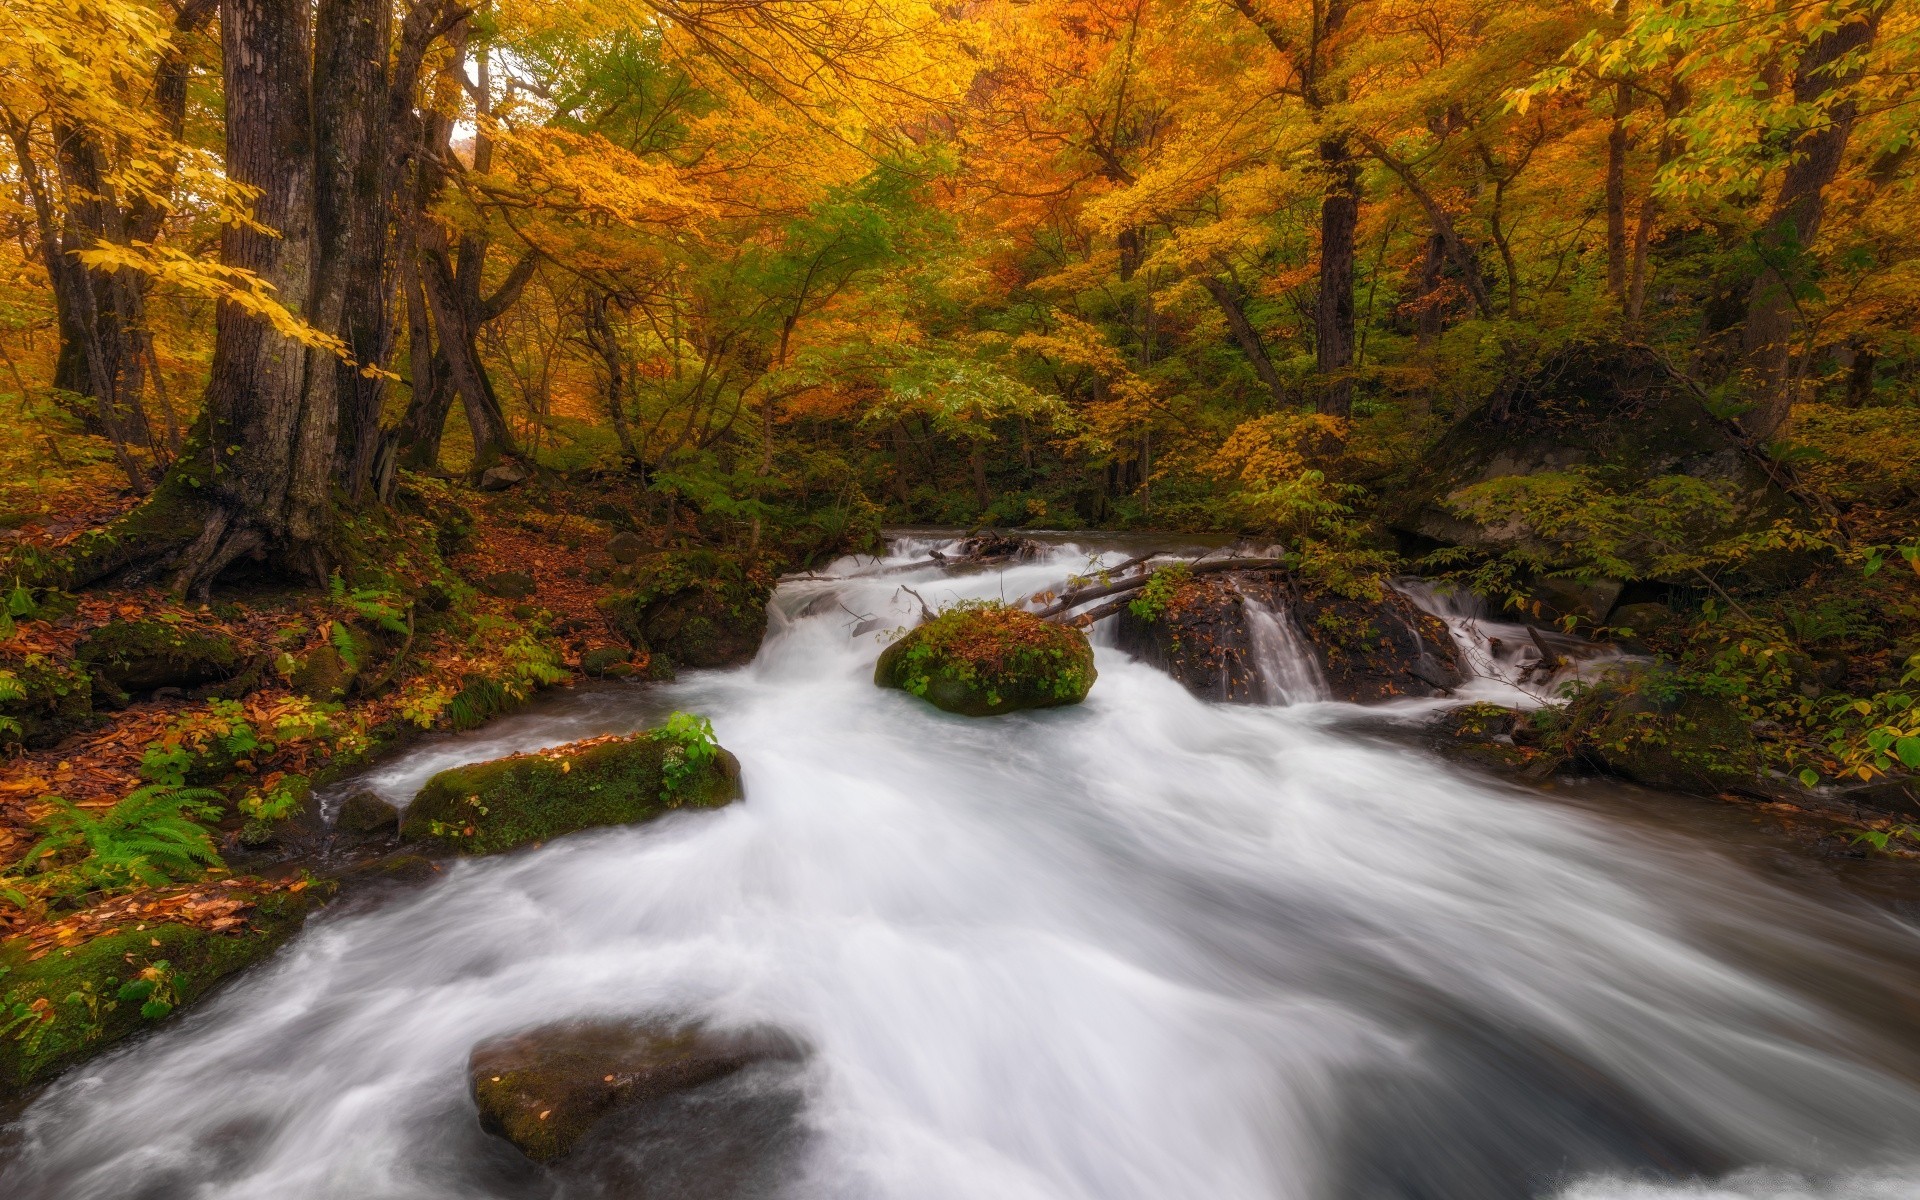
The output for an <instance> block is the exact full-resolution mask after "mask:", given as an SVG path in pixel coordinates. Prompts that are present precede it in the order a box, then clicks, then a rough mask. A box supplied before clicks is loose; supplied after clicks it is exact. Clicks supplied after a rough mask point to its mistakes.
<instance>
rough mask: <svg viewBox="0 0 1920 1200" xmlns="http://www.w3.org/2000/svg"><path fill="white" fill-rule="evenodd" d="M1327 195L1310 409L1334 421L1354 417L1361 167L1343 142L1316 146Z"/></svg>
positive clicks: (1330, 140) (1329, 141) (1322, 213)
mask: <svg viewBox="0 0 1920 1200" xmlns="http://www.w3.org/2000/svg"><path fill="white" fill-rule="evenodd" d="M1320 166H1321V169H1322V170H1323V171H1325V172H1326V175H1327V190H1326V194H1325V196H1324V197H1323V198H1322V199H1321V201H1320V290H1319V295H1318V297H1317V298H1316V300H1315V302H1314V322H1313V326H1314V366H1315V368H1316V369H1317V370H1318V371H1319V372H1320V374H1321V376H1322V377H1323V379H1322V383H1321V389H1320V393H1319V395H1318V396H1316V397H1315V399H1314V407H1315V408H1317V409H1318V410H1319V411H1320V412H1322V413H1325V414H1327V415H1328V416H1334V417H1345V416H1349V415H1351V414H1352V412H1353V380H1352V378H1351V377H1350V376H1349V375H1348V374H1347V372H1348V369H1349V368H1351V367H1352V365H1353V255H1354V228H1355V226H1357V225H1358V224H1359V220H1360V191H1359V189H1360V166H1359V164H1358V163H1356V162H1354V161H1353V156H1352V154H1351V153H1350V152H1349V150H1348V148H1347V140H1346V138H1344V137H1335V138H1328V139H1327V140H1325V141H1322V142H1321V143H1320Z"/></svg>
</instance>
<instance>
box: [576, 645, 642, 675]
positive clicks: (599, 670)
mask: <svg viewBox="0 0 1920 1200" xmlns="http://www.w3.org/2000/svg"><path fill="white" fill-rule="evenodd" d="M580 670H581V671H582V672H583V673H584V674H587V675H591V676H593V677H595V678H597V679H621V678H624V677H625V676H628V675H631V674H633V655H632V653H631V652H629V651H628V650H627V649H626V647H624V646H600V647H596V648H595V649H592V650H589V651H587V652H586V653H585V654H582V655H581V656H580Z"/></svg>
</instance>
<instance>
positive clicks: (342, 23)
mask: <svg viewBox="0 0 1920 1200" xmlns="http://www.w3.org/2000/svg"><path fill="white" fill-rule="evenodd" d="M390 12H391V5H390V4H389V3H388V0H323V3H321V5H320V8H319V12H318V20H317V21H316V23H315V27H314V64H313V69H314V78H315V80H316V81H324V86H323V87H322V86H316V87H315V88H314V149H315V155H314V172H315V185H314V199H315V206H314V239H315V249H316V251H317V254H318V259H317V265H318V275H319V278H318V279H317V280H316V284H315V290H316V300H320V301H323V302H324V303H325V304H327V305H333V304H335V303H337V304H338V306H339V312H338V316H337V319H336V320H334V321H330V322H329V324H328V328H335V327H337V328H338V329H339V330H340V333H341V337H342V340H343V341H345V342H346V344H347V352H348V354H349V355H350V356H351V361H342V360H340V359H338V358H334V359H333V360H332V361H330V362H325V363H321V362H316V363H315V364H314V369H316V370H326V371H330V372H331V373H332V375H333V380H332V386H333V389H334V391H335V393H336V394H337V396H338V398H339V400H338V403H339V409H340V438H339V445H338V448H337V451H336V455H337V461H336V463H335V471H336V474H337V478H338V480H339V482H340V484H341V490H342V491H343V493H344V494H345V495H346V496H347V497H348V498H349V499H351V500H352V501H354V502H356V503H359V502H364V501H365V500H366V499H367V498H368V496H369V493H370V492H371V491H373V490H374V488H373V484H374V478H373V473H374V463H375V459H376V458H377V457H378V455H379V452H380V447H381V443H382V441H383V439H384V436H385V435H384V434H383V432H382V430H381V428H380V409H381V404H382V402H383V401H384V400H385V398H386V383H385V380H384V378H383V377H382V376H381V375H379V374H378V373H377V372H374V371H369V370H364V369H362V368H363V366H376V367H377V366H379V365H380V364H382V363H384V362H385V361H386V358H387V351H388V349H389V346H388V343H389V340H390V334H389V330H388V322H387V291H388V278H387V230H388V225H389V223H390V210H391V205H390V198H391V194H392V190H393V184H394V171H393V168H392V166H391V164H390V163H389V161H388V150H389V139H388V132H387V121H388V118H389V109H388V96H387V58H388V53H389V42H390V40H391V39H390V36H389V30H390V26H391V24H392V22H391V20H390Z"/></svg>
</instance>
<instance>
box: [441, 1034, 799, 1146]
mask: <svg viewBox="0 0 1920 1200" xmlns="http://www.w3.org/2000/svg"><path fill="white" fill-rule="evenodd" d="M802 1054H803V1051H802V1048H801V1047H800V1045H799V1043H797V1042H795V1041H794V1040H793V1039H791V1038H788V1037H786V1036H784V1035H782V1034H779V1033H777V1032H774V1031H769V1030H756V1031H749V1032H745V1033H721V1032H715V1031H710V1030H707V1029H703V1028H701V1027H698V1026H694V1027H688V1028H678V1029H676V1028H672V1027H669V1026H661V1025H645V1024H634V1023H624V1022H623V1023H614V1022H600V1023H578V1024H565V1025H550V1026H546V1027H543V1028H540V1029H534V1030H530V1031H528V1032H526V1033H520V1034H515V1035H513V1036H511V1037H507V1038H502V1039H499V1040H496V1041H491V1042H485V1043H482V1044H481V1045H479V1046H476V1047H475V1048H474V1050H473V1055H472V1057H471V1058H470V1059H469V1061H468V1071H469V1075H470V1078H471V1080H472V1084H473V1099H474V1104H475V1106H476V1107H477V1108H478V1109H479V1110H480V1123H481V1125H482V1126H483V1127H484V1128H486V1129H487V1130H488V1132H490V1133H494V1134H497V1135H499V1136H500V1137H503V1138H505V1139H506V1140H507V1141H509V1142H511V1143H513V1145H515V1146H516V1147H518V1148H519V1150H520V1151H521V1153H523V1154H525V1155H526V1156H527V1157H528V1158H531V1159H533V1160H534V1161H535V1162H542V1163H548V1162H554V1161H556V1160H558V1159H561V1158H564V1157H565V1156H566V1155H567V1154H568V1152H569V1151H571V1150H572V1149H573V1148H574V1147H575V1146H576V1145H578V1144H579V1142H580V1140H581V1139H582V1138H583V1137H585V1136H586V1134H587V1133H588V1132H589V1131H590V1130H591V1129H592V1128H593V1127H594V1125H596V1124H597V1123H599V1122H600V1121H601V1120H602V1119H603V1118H605V1117H606V1116H608V1115H609V1114H610V1113H612V1112H614V1111H615V1110H617V1109H631V1108H635V1107H639V1106H644V1105H649V1104H654V1103H658V1102H660V1101H662V1100H665V1099H667V1098H669V1097H672V1096H675V1095H677V1094H679V1093H682V1092H686V1091H689V1090H691V1089H693V1088H696V1087H699V1086H700V1085H701V1084H703V1083H709V1082H712V1081H713V1080H716V1079H720V1078H722V1077H724V1076H727V1075H731V1074H733V1073H734V1072H735V1071H738V1070H740V1069H741V1068H743V1067H746V1066H749V1065H751V1064H753V1063H757V1062H764V1061H767V1060H772V1059H783V1060H794V1059H798V1058H800V1057H801V1056H802Z"/></svg>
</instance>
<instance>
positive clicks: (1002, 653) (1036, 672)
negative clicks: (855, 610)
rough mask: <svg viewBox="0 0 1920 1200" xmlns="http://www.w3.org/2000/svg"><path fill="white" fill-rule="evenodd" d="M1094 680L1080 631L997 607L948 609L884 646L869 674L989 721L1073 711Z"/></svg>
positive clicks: (882, 682) (1090, 649)
mask: <svg viewBox="0 0 1920 1200" xmlns="http://www.w3.org/2000/svg"><path fill="white" fill-rule="evenodd" d="M1096 675H1097V672H1096V671H1095V670H1094V667H1093V647H1092V646H1090V645H1089V644H1088V643H1087V636H1086V635H1085V634H1084V633H1081V632H1080V631H1079V630H1077V629H1067V628H1064V627H1062V626H1059V625H1050V624H1048V623H1047V622H1045V621H1042V620H1041V619H1040V618H1039V617H1036V616H1034V615H1033V614H1032V613H1030V612H1025V611H1023V610H1020V609H1016V608H1005V607H1002V606H1000V605H969V606H965V607H956V608H951V609H948V610H947V611H946V612H943V613H941V614H940V615H939V616H937V617H935V618H934V619H933V620H931V621H928V622H926V623H925V624H923V625H921V626H920V627H919V628H917V629H914V630H913V631H912V632H910V633H908V634H907V635H906V636H905V637H903V638H901V639H900V640H899V641H897V642H895V643H894V644H893V645H891V646H888V647H887V648H886V649H885V650H884V651H882V652H881V654H880V661H879V663H878V664H876V665H875V667H874V672H873V681H874V683H876V684H878V685H879V686H880V687H887V688H899V689H901V690H903V691H908V692H912V693H913V694H914V695H916V696H919V697H921V698H922V699H925V700H927V701H928V702H929V703H931V704H933V705H935V706H936V707H938V708H943V709H945V710H947V711H948V712H953V713H960V714H961V715H963V716H969V717H987V716H994V715H997V714H999V713H1008V712H1015V711H1018V710H1020V709H1027V708H1054V707H1057V706H1060V705H1063V704H1078V703H1080V702H1081V701H1082V700H1085V699H1086V698H1087V692H1088V691H1089V690H1090V689H1091V688H1092V687H1093V681H1094V679H1095V677H1096Z"/></svg>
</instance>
